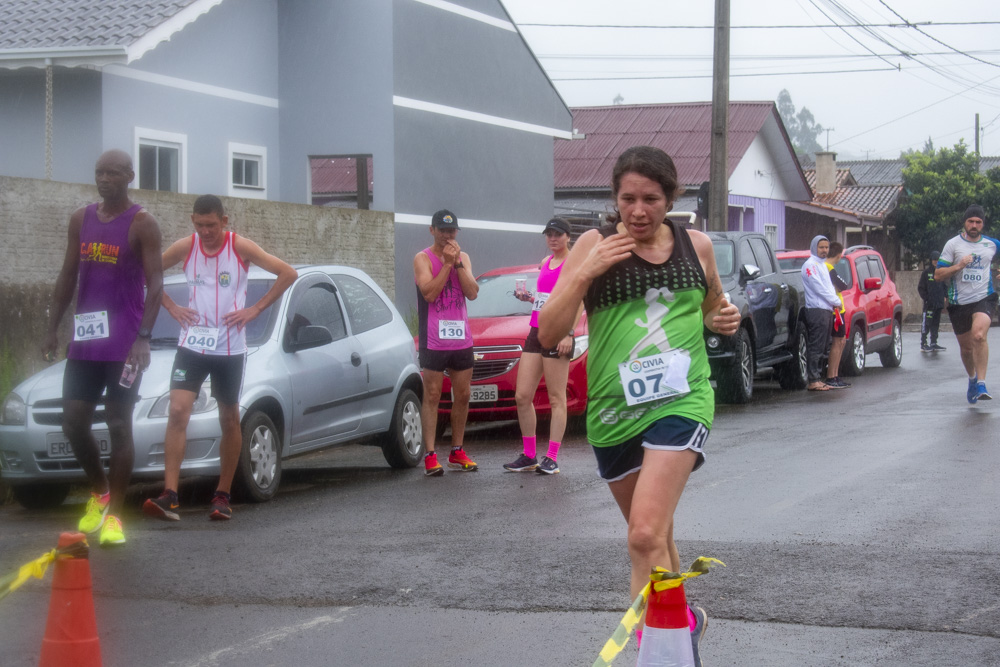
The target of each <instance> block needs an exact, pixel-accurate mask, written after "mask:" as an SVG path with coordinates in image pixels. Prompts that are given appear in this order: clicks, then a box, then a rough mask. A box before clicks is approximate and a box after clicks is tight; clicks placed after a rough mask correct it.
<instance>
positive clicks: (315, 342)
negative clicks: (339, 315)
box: [285, 324, 333, 352]
mask: <svg viewBox="0 0 1000 667" xmlns="http://www.w3.org/2000/svg"><path fill="white" fill-rule="evenodd" d="M332 342H333V334H331V333H330V330H329V329H327V328H326V327H321V326H317V325H315V324H309V325H306V326H304V327H301V328H299V330H298V331H296V332H295V338H294V340H290V341H288V345H286V346H285V349H287V350H288V351H289V352H298V351H300V350H309V349H312V348H314V347H322V346H324V345H327V344H329V343H332Z"/></svg>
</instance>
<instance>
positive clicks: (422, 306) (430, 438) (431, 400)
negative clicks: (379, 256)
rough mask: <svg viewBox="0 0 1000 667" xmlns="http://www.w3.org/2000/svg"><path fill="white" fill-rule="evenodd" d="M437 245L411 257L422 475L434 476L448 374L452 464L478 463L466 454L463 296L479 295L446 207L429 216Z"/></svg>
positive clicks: (467, 354) (469, 361)
mask: <svg viewBox="0 0 1000 667" xmlns="http://www.w3.org/2000/svg"><path fill="white" fill-rule="evenodd" d="M430 231H431V236H432V237H434V245H432V246H431V247H429V248H425V249H424V250H421V251H420V252H418V253H417V256H416V257H414V258H413V275H414V277H415V279H416V282H417V315H418V319H419V324H418V329H419V331H418V334H419V337H420V367H421V369H422V371H423V379H424V401H423V405H422V406H421V411H420V417H421V421H422V423H423V431H424V446H425V447H426V448H427V454H426V456H425V457H424V474H426V475H428V476H430V477H436V476H438V475H443V474H444V468H442V467H441V464H440V463H438V460H437V454H436V453H435V452H434V440H435V435H436V432H437V416H438V404H439V403H440V401H441V389H442V385H443V383H444V372H445V371H448V377H449V378H450V379H451V390H452V396H453V398H452V404H451V445H452V450H451V454H450V455H449V456H448V467H449V468H452V469H454V470H464V471H472V470H476V469H477V468H478V466H477V465H476V463H475V462H474V461H473V460H472V459H470V458H469V457H468V456H467V455H466V454H465V449H464V448H463V447H462V445H463V442H464V438H465V420H466V418H467V417H468V415H469V396H470V394H471V392H472V390H471V385H472V366H473V354H472V334H471V333H470V332H469V316H468V314H467V313H466V310H465V300H466V299H469V300H473V299H475V298H476V296H477V295H478V294H479V284H478V283H477V282H476V279H475V277H474V276H473V274H472V266H471V262H470V261H469V256H468V255H467V254H466V253H464V252H462V249H461V248H460V247H459V245H458V242H457V241H456V240H455V236H456V234H457V233H458V218H457V217H455V214H454V213H452V212H451V211H448V210H444V209H442V210H440V211H438V212H437V213H435V214H434V215H433V216H432V218H431V227H430Z"/></svg>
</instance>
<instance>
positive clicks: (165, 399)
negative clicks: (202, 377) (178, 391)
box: [147, 382, 218, 419]
mask: <svg viewBox="0 0 1000 667" xmlns="http://www.w3.org/2000/svg"><path fill="white" fill-rule="evenodd" d="M216 407H218V403H216V401H215V399H214V398H212V384H211V383H210V382H206V383H205V384H203V385H202V386H201V389H200V390H199V391H198V398H196V399H194V406H193V407H192V408H191V414H193V415H197V414H200V413H202V412H211V411H212V410H214V409H215V408H216ZM169 415H170V392H169V391H168V392H167V393H166V394H164V395H163V396H160V397H159V398H158V399H156V403H153V407H151V408H150V409H149V414H148V415H147V416H148V417H149V418H150V419H165V418H166V417H167V416H169Z"/></svg>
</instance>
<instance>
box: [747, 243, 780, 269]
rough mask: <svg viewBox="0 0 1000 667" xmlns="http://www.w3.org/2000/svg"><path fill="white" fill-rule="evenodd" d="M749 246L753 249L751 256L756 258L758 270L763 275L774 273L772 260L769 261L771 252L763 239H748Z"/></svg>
mask: <svg viewBox="0 0 1000 667" xmlns="http://www.w3.org/2000/svg"><path fill="white" fill-rule="evenodd" d="M750 247H751V248H752V249H753V256H754V257H756V258H757V266H759V267H760V272H761V273H762V274H763V275H765V276H766V275H769V274H772V273H774V262H772V261H771V252H770V250H769V249H768V247H767V244H766V243H764V239H750Z"/></svg>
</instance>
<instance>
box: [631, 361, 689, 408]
mask: <svg viewBox="0 0 1000 667" xmlns="http://www.w3.org/2000/svg"><path fill="white" fill-rule="evenodd" d="M690 367H691V357H690V356H688V354H687V352H686V351H684V350H670V351H669V352H664V353H663V354H656V355H652V356H649V357H640V358H639V359H633V360H631V361H626V362H624V363H621V364H618V375H619V377H621V381H622V387H623V388H624V389H625V402H626V403H627V404H628V405H629V406H632V405H639V404H641V403H648V402H649V401H657V400H660V399H664V398H676V397H678V396H683V395H684V394H687V393H689V392H690V391H691V387H689V386H688V381H687V375H688V369H689V368H690Z"/></svg>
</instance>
